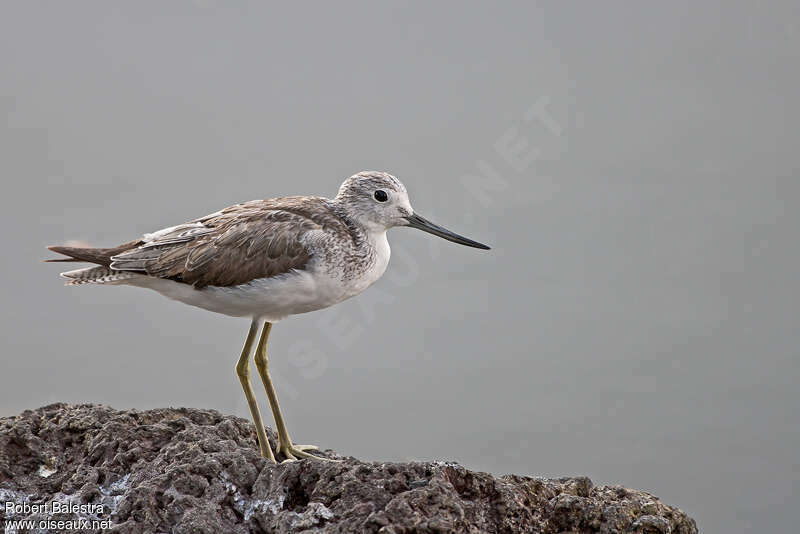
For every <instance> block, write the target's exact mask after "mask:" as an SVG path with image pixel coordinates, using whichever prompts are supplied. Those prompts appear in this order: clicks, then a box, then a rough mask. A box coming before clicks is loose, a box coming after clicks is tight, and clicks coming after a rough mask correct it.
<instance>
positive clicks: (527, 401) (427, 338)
mask: <svg viewBox="0 0 800 534" xmlns="http://www.w3.org/2000/svg"><path fill="white" fill-rule="evenodd" d="M647 4H648V5H644V3H636V2H611V3H609V2H604V3H588V2H587V3H564V2H543V3H531V2H519V3H511V2H508V3H502V4H499V5H489V4H488V3H485V4H483V3H475V4H467V3H462V2H437V3H434V4H433V5H427V6H426V5H423V4H422V3H419V4H415V5H405V4H401V3H384V4H382V5H380V6H375V5H371V4H368V3H348V2H345V3H337V4H336V6H327V7H326V6H322V5H306V6H294V7H291V6H287V5H283V4H266V3H248V2H237V3H231V4H228V5H224V6H223V5H218V4H217V3H215V2H210V1H208V2H205V1H198V2H182V3H181V2H170V3H156V2H128V3H125V4H109V3H104V2H69V3H39V2H36V3H34V2H21V1H20V2H4V3H2V5H0V43H2V44H1V45H0V65H2V68H1V70H0V80H1V83H0V109H2V112H3V123H2V128H0V150H2V157H1V158H0V176H1V177H2V178H1V179H2V184H3V194H2V199H3V200H2V211H0V217H2V228H3V248H4V253H3V259H2V262H1V263H0V264H1V265H2V278H3V280H4V283H3V284H2V289H0V291H2V295H3V296H2V302H3V306H2V321H0V339H2V352H0V364H1V367H2V372H0V415H12V414H15V413H18V412H19V411H21V410H24V409H27V408H35V407H38V406H41V405H44V404H47V403H50V402H55V401H67V402H100V403H106V404H109V405H112V406H114V407H117V408H137V409H146V408H152V407H162V406H193V407H204V408H215V409H217V410H220V411H222V412H225V413H235V414H238V415H240V416H243V417H247V416H248V412H247V407H246V404H245V402H244V398H243V395H242V393H241V390H240V387H239V384H238V381H237V379H236V377H235V375H234V371H233V366H234V363H235V360H236V358H237V356H238V351H239V349H240V346H241V343H242V341H243V338H244V335H245V333H246V330H247V323H246V321H245V320H237V319H231V318H226V317H222V316H215V315H213V314H210V313H208V312H205V311H202V310H197V309H192V308H189V307H187V306H183V305H181V304H178V303H174V302H170V301H168V300H166V299H163V298H162V297H160V296H159V295H157V294H155V293H151V292H148V291H145V290H137V289H132V288H117V287H81V288H65V287H62V281H61V280H60V279H59V278H58V276H57V273H58V272H59V270H60V269H59V267H63V266H59V265H47V264H42V263H39V261H40V260H41V259H42V258H44V257H47V256H48V254H47V253H46V251H45V250H44V247H45V246H46V245H50V244H58V243H62V242H65V241H66V240H83V241H88V242H91V243H92V244H93V245H97V246H110V245H114V244H117V243H120V242H123V241H127V240H129V239H132V238H135V237H137V236H139V235H140V234H142V233H144V232H149V231H153V230H156V229H159V228H162V227H165V226H170V225H173V224H177V223H180V222H183V221H185V220H188V219H192V218H195V217H198V216H201V215H204V214H206V213H210V212H212V211H215V210H217V209H219V208H221V207H224V206H227V205H230V204H233V203H236V202H240V201H244V200H249V199H253V198H265V197H272V196H281V195H290V194H319V195H327V196H332V195H335V193H336V190H337V188H338V186H339V184H340V182H341V181H342V180H343V179H344V178H345V177H347V176H349V175H350V174H353V173H354V172H356V171H359V170H362V169H381V170H387V171H390V172H392V173H394V174H396V175H397V176H398V177H400V178H401V179H402V180H403V181H404V182H405V183H406V185H407V187H408V189H409V191H410V194H411V198H412V203H413V204H414V206H415V208H416V209H417V210H418V211H419V212H420V213H422V214H423V215H425V216H426V217H428V218H430V219H432V220H434V221H436V222H438V223H440V224H442V225H444V226H447V227H449V228H451V229H453V230H455V231H457V232H459V233H463V234H464V235H467V236H469V237H472V238H474V239H477V240H480V241H485V242H487V243H489V244H491V245H492V246H493V250H492V251H491V252H488V253H484V252H481V251H476V250H474V249H468V248H465V247H458V246H456V245H453V244H450V243H447V242H444V241H441V240H438V239H437V238H435V237H433V236H430V235H427V234H423V233H421V232H417V231H414V230H409V229H395V230H392V231H391V232H390V242H391V244H392V246H393V254H394V255H393V259H392V263H391V264H390V267H389V270H388V272H387V274H386V275H385V276H384V278H383V279H381V280H380V281H379V282H378V283H377V284H375V286H373V287H372V288H370V289H369V290H367V291H366V292H365V293H364V294H362V295H361V296H359V297H358V298H356V299H353V300H350V301H348V302H346V303H343V304H341V305H339V306H337V307H335V308H332V309H328V310H324V311H320V312H316V313H312V314H308V315H303V316H297V317H293V318H290V319H288V320H286V321H284V322H281V323H279V324H278V325H277V326H276V327H275V329H274V330H273V336H272V339H271V344H270V355H271V368H272V369H273V372H274V374H275V376H276V381H277V382H278V384H277V385H278V388H279V395H280V398H281V401H282V406H283V409H284V413H285V415H286V417H287V423H288V425H289V429H290V431H291V433H292V435H293V436H294V437H295V439H296V441H298V442H300V443H308V442H311V443H316V444H319V445H322V446H323V447H330V448H333V449H335V450H337V451H339V452H341V453H343V454H349V455H354V456H357V457H359V458H363V459H370V460H407V459H418V460H432V459H446V460H457V461H459V462H460V463H462V464H463V465H465V466H467V467H470V468H473V469H479V470H486V471H490V472H493V473H498V474H502V473H517V474H529V475H546V476H563V475H588V476H590V477H591V478H592V479H593V481H594V482H595V483H603V484H617V483H618V484H624V485H626V486H629V487H634V488H640V489H645V490H648V491H651V492H653V493H654V494H656V495H658V496H659V497H660V498H662V499H663V500H664V501H665V502H668V503H670V504H675V505H678V506H680V507H682V508H683V509H685V510H686V511H687V512H688V513H690V514H691V515H692V516H693V517H695V518H696V519H697V521H698V524H699V525H700V527H701V529H703V530H704V531H706V532H776V533H777V532H792V531H795V528H796V526H795V525H796V522H795V518H794V515H795V514H794V512H795V510H796V507H797V505H798V499H797V489H798V479H799V478H800V473H799V469H800V468H799V467H798V450H800V431H799V430H798V428H800V427H799V426H798V424H799V423H800V417H799V416H798V413H800V395H798V391H797V385H796V384H797V383H798V379H799V378H800V377H799V376H798V352H799V350H798V341H799V340H798V325H797V314H798V278H797V273H798V267H800V255H799V254H798V240H797V231H798V223H800V216H798V210H797V206H796V204H797V201H798V193H800V186H798V173H799V172H800V164H799V159H800V158H798V146H799V143H798V142H799V141H800V136H799V135H798V119H800V106H798V102H797V98H798V95H799V94H800V74H799V72H800V69H798V68H797V67H798V64H800V61H799V60H800V11H798V4H797V3H796V2H794V3H793V2H768V3H764V4H762V5H755V3H752V4H751V3H748V2H708V1H704V2H670V3H668V4H667V3H661V4H659V5H655V3H647ZM255 387H256V390H257V391H258V392H259V397H260V400H261V407H262V411H264V413H265V414H268V413H269V412H268V410H267V404H266V399H265V397H264V395H263V394H262V393H261V391H262V390H261V388H260V386H259V385H258V384H257V383H256V384H255Z"/></svg>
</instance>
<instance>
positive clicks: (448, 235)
mask: <svg viewBox="0 0 800 534" xmlns="http://www.w3.org/2000/svg"><path fill="white" fill-rule="evenodd" d="M406 221H408V226H410V227H411V228H416V229H418V230H422V231H423V232H428V233H429V234H433V235H438V236H439V237H441V238H443V239H447V240H448V241H452V242H453V243H458V244H459V245H466V246H468V247H474V248H480V249H483V250H490V248H489V247H487V246H486V245H484V244H483V243H478V242H477V241H473V240H472V239H468V238H466V237H464V236H462V235H458V234H456V233H455V232H451V231H450V230H448V229H447V228H442V227H441V226H439V225H438V224H434V223H432V222H430V221H429V220H428V219H426V218H425V217H422V216H421V215H417V214H416V213H415V214H414V215H410V216H408V217H406Z"/></svg>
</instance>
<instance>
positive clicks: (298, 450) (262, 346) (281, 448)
mask: <svg viewBox="0 0 800 534" xmlns="http://www.w3.org/2000/svg"><path fill="white" fill-rule="evenodd" d="M270 330H272V323H270V322H266V323H264V329H263V330H262V332H261V339H259V340H258V346H257V347H256V356H255V361H256V369H258V374H259V375H261V381H262V382H264V389H266V390H267V397H268V398H269V406H270V408H271V409H272V416H273V417H274V418H275V427H276V429H277V431H278V452H281V453H283V455H284V456H286V459H287V460H296V459H297V458H298V457H300V458H314V459H317V460H329V459H328V458H322V457H320V456H314V455H313V454H309V453H307V452H306V451H310V450H312V451H313V450H316V449H317V448H318V447H316V446H314V445H295V444H294V443H292V438H290V437H289V431H288V430H286V423H284V421H283V415H282V414H281V408H280V406H279V405H278V396H277V395H276V394H275V387H274V386H273V385H272V377H270V375H269V360H268V359H267V340H269V332H270ZM329 461H332V460H329Z"/></svg>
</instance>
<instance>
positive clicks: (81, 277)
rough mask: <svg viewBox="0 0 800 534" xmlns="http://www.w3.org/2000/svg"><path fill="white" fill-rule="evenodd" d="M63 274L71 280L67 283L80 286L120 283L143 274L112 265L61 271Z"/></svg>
mask: <svg viewBox="0 0 800 534" xmlns="http://www.w3.org/2000/svg"><path fill="white" fill-rule="evenodd" d="M61 276H63V277H64V278H67V279H68V280H69V281H68V282H67V283H66V285H68V286H79V285H82V284H113V283H119V282H122V281H124V280H130V279H131V278H137V277H139V276H141V275H140V274H136V273H129V272H126V271H115V270H113V269H111V268H110V267H106V266H105V265H99V266H97V267H85V268H83V269H75V270H74V271H67V272H65V273H61Z"/></svg>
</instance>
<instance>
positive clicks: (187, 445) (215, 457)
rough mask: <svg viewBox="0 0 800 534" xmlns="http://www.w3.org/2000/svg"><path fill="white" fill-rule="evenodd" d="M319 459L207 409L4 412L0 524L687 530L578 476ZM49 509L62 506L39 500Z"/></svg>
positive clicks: (215, 529) (689, 524) (638, 495)
mask: <svg viewBox="0 0 800 534" xmlns="http://www.w3.org/2000/svg"><path fill="white" fill-rule="evenodd" d="M270 439H271V440H272V441H273V447H274V445H275V438H274V435H271V436H270ZM321 454H322V455H324V456H327V457H329V458H337V459H339V460H341V462H339V463H332V462H321V461H314V460H302V461H296V462H288V463H283V464H278V465H274V464H271V463H269V462H267V461H265V460H263V459H262V458H260V457H259V455H258V449H257V447H256V440H255V433H254V431H253V426H252V425H251V424H250V422H249V421H247V420H245V419H241V418H238V417H231V416H224V415H221V414H219V413H218V412H216V411H213V410H195V409H186V408H170V409H160V410H149V411H141V412H140V411H118V410H114V409H111V408H108V407H106V406H97V405H79V406H71V405H67V404H53V405H50V406H45V407H43V408H39V409H38V410H33V411H25V412H23V413H22V414H20V415H18V416H15V417H6V418H1V419H0V506H1V507H0V523H3V522H8V521H14V520H23V519H30V520H33V521H40V520H63V521H74V523H72V524H70V525H68V527H69V528H61V529H59V528H56V527H53V526H52V525H49V524H44V525H42V524H39V523H37V524H35V525H33V526H28V527H17V532H62V531H66V530H70V531H72V532H119V533H131V534H133V533H145V532H147V533H150V532H152V533H176V534H183V533H186V534H233V533H249V532H358V533H362V532H375V533H378V532H380V533H387V534H388V533H394V534H401V533H415V532H419V533H445V532H459V533H460V532H467V533H494V532H498V533H499V532H541V533H552V534H556V533H573V532H602V533H614V532H619V533H623V532H624V533H648V534H656V533H659V534H668V533H669V534H690V533H696V532H697V527H696V525H695V522H694V520H693V519H691V518H690V517H688V516H687V515H686V514H685V513H683V512H681V511H680V510H678V509H677V508H674V507H671V506H667V505H665V504H664V503H662V502H661V501H659V500H658V498H656V497H654V496H653V495H650V494H648V493H644V492H641V491H636V490H629V489H625V488H623V487H620V486H594V485H593V484H592V482H591V481H590V480H589V479H588V478H585V477H579V478H561V479H544V478H535V477H525V476H515V475H510V476H504V477H494V476H492V475H489V474H486V473H477V472H474V471H470V470H468V469H465V468H464V467H461V466H460V465H458V464H455V463H447V462H428V463H421V462H414V463H374V462H362V461H359V460H356V459H355V458H344V457H340V456H338V455H336V454H335V453H333V452H331V451H326V452H323V453H321ZM6 503H12V505H13V506H11V507H9V506H8V505H6ZM45 504H46V505H47V506H50V507H52V506H54V505H59V506H67V507H68V508H67V509H66V511H65V509H64V508H62V509H61V510H59V512H58V513H54V511H53V509H52V508H42V509H39V508H37V507H36V506H37V505H38V506H42V505H45ZM69 507H72V508H69ZM101 521H106V523H105V524H103V523H100V522H101ZM9 531H12V532H13V531H14V530H13V529H10V528H8V527H7V530H6V532H9Z"/></svg>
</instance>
